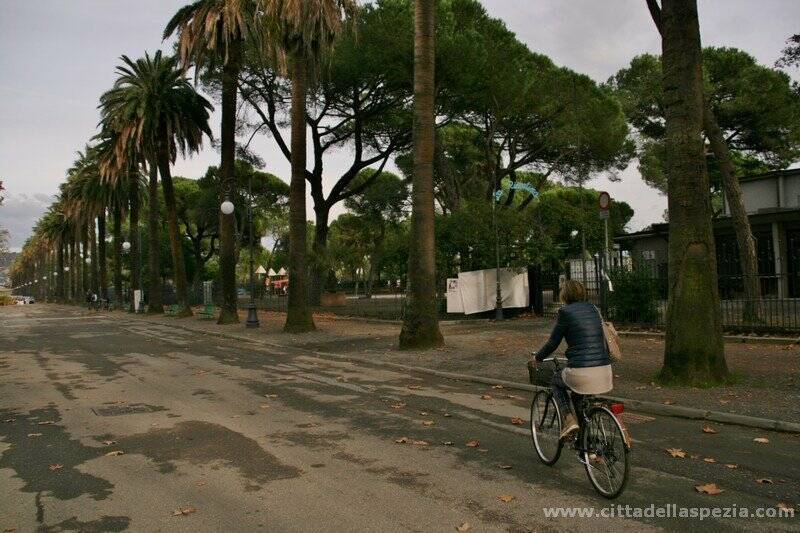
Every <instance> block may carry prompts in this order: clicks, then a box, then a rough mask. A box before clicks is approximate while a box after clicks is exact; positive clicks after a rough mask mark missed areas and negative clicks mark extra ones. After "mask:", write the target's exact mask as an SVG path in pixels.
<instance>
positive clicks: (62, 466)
mask: <svg viewBox="0 0 800 533" xmlns="http://www.w3.org/2000/svg"><path fill="white" fill-rule="evenodd" d="M62 468H64V465H62V464H54V465H50V470H52V471H53V472H56V471H58V470H61V469H62Z"/></svg>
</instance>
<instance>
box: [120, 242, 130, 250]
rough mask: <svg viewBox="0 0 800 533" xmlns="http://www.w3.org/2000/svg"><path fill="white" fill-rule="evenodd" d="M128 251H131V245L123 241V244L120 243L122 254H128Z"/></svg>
mask: <svg viewBox="0 0 800 533" xmlns="http://www.w3.org/2000/svg"><path fill="white" fill-rule="evenodd" d="M130 249H131V243H129V242H128V241H125V242H123V243H122V251H123V252H128V251H130Z"/></svg>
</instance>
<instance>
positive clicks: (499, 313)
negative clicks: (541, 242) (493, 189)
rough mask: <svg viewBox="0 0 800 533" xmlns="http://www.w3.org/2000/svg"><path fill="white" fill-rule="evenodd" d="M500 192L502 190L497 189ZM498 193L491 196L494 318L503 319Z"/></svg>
mask: <svg viewBox="0 0 800 533" xmlns="http://www.w3.org/2000/svg"><path fill="white" fill-rule="evenodd" d="M498 192H500V193H502V191H498ZM498 200H499V195H498V194H497V193H495V195H494V196H493V197H492V225H493V226H494V253H495V278H496V279H495V293H496V300H495V305H494V319H495V320H503V289H502V287H501V285H500V230H499V228H498V227H497V201H498Z"/></svg>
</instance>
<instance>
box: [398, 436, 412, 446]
mask: <svg viewBox="0 0 800 533" xmlns="http://www.w3.org/2000/svg"><path fill="white" fill-rule="evenodd" d="M395 442H396V443H397V444H408V443H409V442H411V441H410V440H409V438H408V437H400V438H399V439H397V440H396V441H395Z"/></svg>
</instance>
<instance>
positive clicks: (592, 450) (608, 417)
mask: <svg viewBox="0 0 800 533" xmlns="http://www.w3.org/2000/svg"><path fill="white" fill-rule="evenodd" d="M582 448H583V450H584V451H583V463H584V466H585V467H586V475H587V476H588V477H589V481H590V482H591V484H592V486H593V487H594V489H595V490H596V491H597V492H599V493H600V495H601V496H603V497H604V498H608V499H614V498H616V497H617V496H619V495H620V494H622V491H624V490H625V485H627V483H628V470H629V469H630V458H629V454H630V448H629V447H628V445H627V443H626V441H625V433H624V430H623V429H622V425H621V424H620V423H619V420H617V417H616V416H615V415H614V413H612V412H611V411H610V410H609V409H607V408H606V407H593V408H592V409H590V410H589V412H588V413H587V414H586V426H585V427H584V428H583V442H582Z"/></svg>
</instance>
